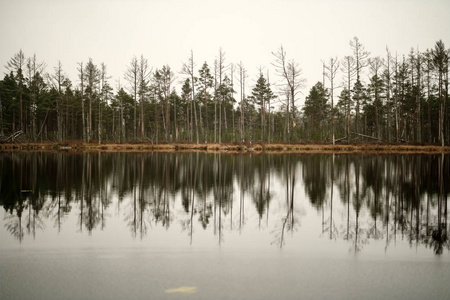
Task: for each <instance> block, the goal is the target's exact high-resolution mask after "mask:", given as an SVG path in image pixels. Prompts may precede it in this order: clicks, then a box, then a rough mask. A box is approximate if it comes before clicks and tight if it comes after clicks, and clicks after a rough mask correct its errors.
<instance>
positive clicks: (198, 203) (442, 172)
mask: <svg viewBox="0 0 450 300" xmlns="http://www.w3.org/2000/svg"><path fill="white" fill-rule="evenodd" d="M0 166H1V171H0V184H1V185H0V201H1V202H0V204H1V205H2V206H3V208H4V209H5V214H4V220H3V224H4V227H5V228H6V230H7V231H8V232H9V233H10V234H11V235H12V236H14V237H15V238H16V239H17V240H18V241H19V242H21V241H22V240H23V239H24V238H25V237H27V236H31V237H33V238H37V236H38V233H39V231H42V230H45V229H46V228H47V227H55V228H57V231H58V232H61V231H62V228H63V227H64V226H65V222H66V221H67V220H69V219H71V218H73V217H76V218H77V222H78V223H77V224H78V225H77V226H78V228H79V231H80V232H83V231H87V233H88V234H91V233H92V232H93V231H95V230H104V229H105V228H107V227H108V222H111V221H108V220H111V216H112V215H118V216H121V220H122V221H123V222H124V225H125V226H127V227H128V228H129V230H130V232H131V235H132V237H139V238H140V239H143V238H145V236H146V235H147V233H148V232H149V231H151V230H152V229H153V228H154V227H159V226H161V227H162V228H165V229H169V228H170V227H172V226H175V225H174V224H179V225H180V226H181V229H182V230H183V231H184V232H186V233H187V235H188V237H189V242H190V243H193V242H194V241H195V238H194V236H195V233H196V230H197V231H198V230H205V231H209V232H212V233H213V235H214V236H215V238H217V242H218V244H219V245H220V244H222V243H224V242H225V241H226V240H225V237H226V234H227V232H234V231H236V232H238V233H242V232H243V231H244V230H245V227H246V225H247V224H248V223H249V222H253V221H256V227H257V229H258V230H260V231H266V232H268V233H269V234H270V235H271V236H272V243H273V244H275V245H277V246H279V247H283V246H284V245H285V244H286V242H287V240H286V234H287V233H288V232H289V233H291V236H293V235H294V232H296V231H297V229H299V228H300V220H301V218H303V214H305V212H304V209H303V207H304V206H305V207H307V210H308V211H309V213H311V210H312V211H316V212H317V213H318V214H319V215H320V216H321V218H322V222H321V224H322V226H321V229H319V230H318V232H317V234H318V235H321V236H323V237H327V238H329V239H333V240H334V239H343V240H346V241H348V242H349V243H351V251H352V252H359V251H362V250H363V249H364V245H366V244H367V243H369V242H370V241H376V240H384V241H385V250H386V251H387V249H389V247H390V246H391V245H392V243H393V242H394V244H395V241H396V240H397V238H401V239H405V240H408V241H409V243H410V245H411V246H416V247H418V246H419V245H425V246H426V247H429V248H430V249H432V250H433V251H434V252H435V253H437V254H441V253H443V251H444V249H449V242H448V195H449V193H450V185H449V184H448V182H450V180H449V178H450V174H449V173H450V159H449V156H448V155H444V154H442V155H382V156H380V155H345V154H332V155H323V154H322V155H311V154H310V155H301V154H273V155H269V154H261V155H255V154H233V155H231V154H217V153H200V152H196V153H82V154H81V153H80V154H73V153H39V152H30V153H4V154H2V156H1V157H0ZM305 198H306V199H307V202H306V203H303V202H301V201H302V200H301V199H305ZM300 208H302V209H300ZM299 234H300V233H299Z"/></svg>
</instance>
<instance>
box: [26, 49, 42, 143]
mask: <svg viewBox="0 0 450 300" xmlns="http://www.w3.org/2000/svg"><path fill="white" fill-rule="evenodd" d="M26 66H27V71H28V89H29V91H30V119H31V138H32V140H33V141H35V140H36V108H37V103H36V98H37V94H38V93H39V90H40V83H39V79H40V78H42V77H41V74H42V73H43V71H44V69H45V67H46V65H45V63H44V62H40V63H39V62H37V60H36V54H34V55H33V57H30V58H28V59H27V65H26Z"/></svg>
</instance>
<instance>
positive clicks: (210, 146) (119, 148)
mask: <svg viewBox="0 0 450 300" xmlns="http://www.w3.org/2000/svg"><path fill="white" fill-rule="evenodd" d="M39 151H41V152H42V151H50V152H58V151H63V152H216V153H217V152H220V153H380V154H382V153H409V154H420V153H424V154H426V153H429V154H440V153H450V146H444V147H442V146H437V145H409V144H371V143H361V144H349V145H347V144H337V145H331V144H313V143H302V144H300V143H299V144H282V143H270V144H269V143H267V144H263V143H235V144H232V143H229V144H227V143H225V144H218V143H206V144H205V143H203V144H202V143H199V144H196V143H171V144H151V143H124V144H118V143H104V144H98V143H84V142H76V141H74V142H71V141H69V142H67V141H66V142H61V143H52V142H44V143H23V142H20V143H0V152H39Z"/></svg>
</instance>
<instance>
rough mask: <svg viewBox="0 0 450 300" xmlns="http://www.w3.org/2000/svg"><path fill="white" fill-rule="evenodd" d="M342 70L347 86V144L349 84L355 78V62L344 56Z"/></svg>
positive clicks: (351, 58) (349, 105)
mask: <svg viewBox="0 0 450 300" xmlns="http://www.w3.org/2000/svg"><path fill="white" fill-rule="evenodd" d="M341 65H342V69H341V71H342V72H343V73H344V74H346V76H344V85H347V87H346V89H347V92H348V95H347V99H346V103H345V104H346V113H345V114H346V118H345V119H346V132H347V144H348V143H350V109H351V102H352V99H351V95H350V91H351V84H352V80H353V78H354V77H355V68H354V66H355V60H354V59H353V57H351V56H345V57H344V59H343V60H342V63H341Z"/></svg>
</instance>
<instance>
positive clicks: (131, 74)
mask: <svg viewBox="0 0 450 300" xmlns="http://www.w3.org/2000/svg"><path fill="white" fill-rule="evenodd" d="M138 78H139V63H138V59H137V58H136V56H133V58H132V59H131V62H130V65H129V66H128V68H127V71H126V73H125V80H126V81H128V83H129V88H128V90H129V92H130V93H131V94H132V95H133V102H134V110H133V113H134V118H133V139H134V140H136V137H137V93H138V88H139V87H138V80H139V79H138Z"/></svg>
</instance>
